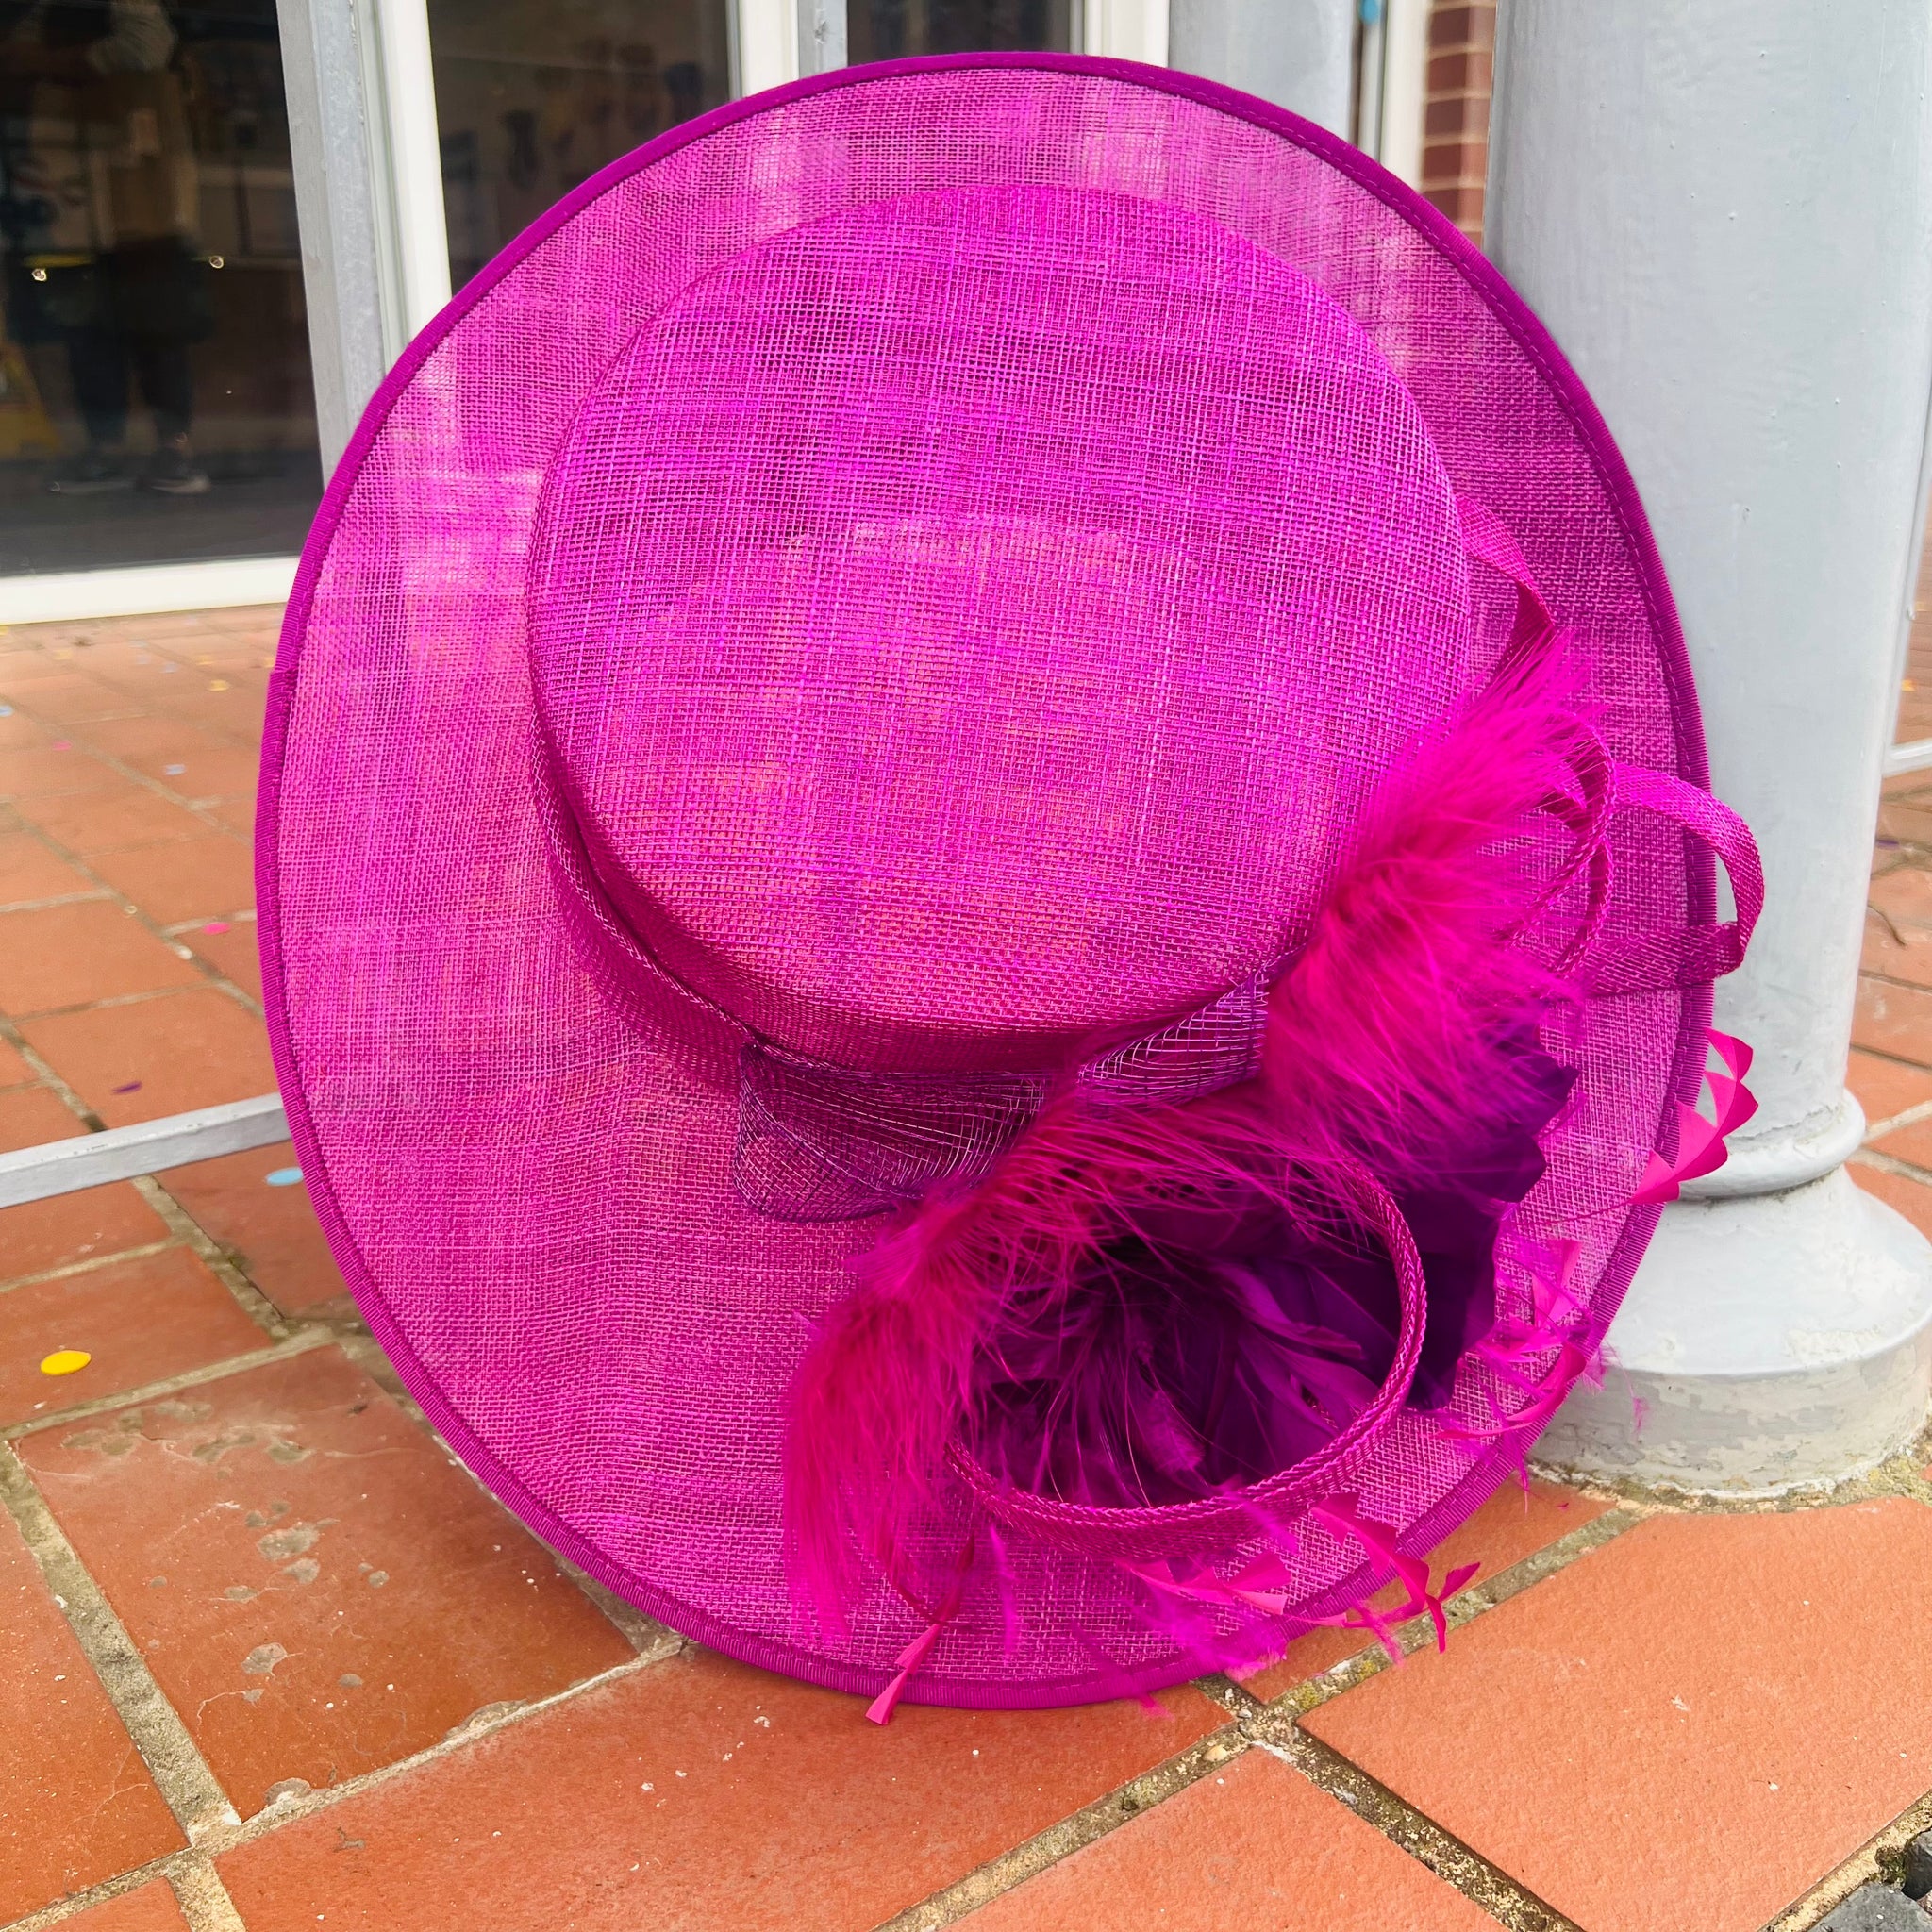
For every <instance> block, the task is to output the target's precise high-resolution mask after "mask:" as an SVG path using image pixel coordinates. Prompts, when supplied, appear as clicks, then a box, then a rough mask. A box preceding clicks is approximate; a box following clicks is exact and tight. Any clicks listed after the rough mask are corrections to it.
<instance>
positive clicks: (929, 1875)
mask: <svg viewBox="0 0 1932 1932" xmlns="http://www.w3.org/2000/svg"><path fill="white" fill-rule="evenodd" d="M285 1668H286V1667H285ZM1167 1702H1168V1703H1169V1704H1170V1705H1171V1706H1172V1707H1173V1709H1174V1715H1172V1716H1168V1717H1161V1718H1157V1717H1152V1716H1149V1715H1148V1714H1146V1713H1145V1712H1143V1711H1142V1710H1141V1708H1140V1707H1138V1706H1135V1705H1120V1704H1111V1705H1089V1706H1086V1707H1083V1708H1079V1709H1074V1710H1055V1711H1043V1710H1042V1711H990V1710H989V1711H965V1710H941V1709H937V1708H932V1707H925V1706H905V1705H902V1706H901V1707H900V1708H899V1711H898V1713H897V1715H896V1716H895V1717H894V1718H893V1720H892V1722H891V1724H890V1725H888V1726H887V1727H886V1728H884V1729H883V1730H881V1729H878V1728H876V1727H875V1726H874V1725H872V1724H867V1723H866V1722H865V1719H864V1717H863V1715H862V1712H863V1709H864V1707H863V1705H862V1704H861V1703H860V1702H859V1700H858V1699H857V1698H851V1697H841V1696H837V1695H835V1694H833V1693H832V1692H829V1691H815V1690H812V1689H810V1688H809V1687H808V1686H806V1685H802V1684H795V1683H792V1682H791V1681H790V1680H788V1679H786V1678H783V1677H774V1676H769V1675H767V1674H765V1673H763V1672H761V1671H754V1670H750V1669H747V1668H746V1667H744V1666H743V1665H741V1664H734V1663H731V1662H728V1661H727V1660H726V1659H724V1658H723V1657H715V1656H712V1655H710V1654H709V1653H706V1652H690V1653H686V1654H684V1655H682V1656H679V1657H674V1658H672V1659H670V1660H668V1661H666V1662H664V1663H661V1664H658V1665H655V1666H652V1667H650V1668H649V1669H647V1670H643V1671H641V1672H638V1673H637V1674H633V1675H630V1676H628V1677H625V1678H624V1679H622V1680H620V1681H618V1682H616V1683H613V1684H610V1685H607V1686H603V1687H600V1688H599V1689H598V1690H596V1691H589V1692H586V1693H585V1694H584V1695H583V1696H581V1697H578V1698H575V1699H573V1700H572V1701H571V1702H570V1703H569V1704H567V1705H562V1706H559V1707H557V1708H555V1709H553V1710H549V1711H546V1712H543V1713H542V1714H541V1715H540V1716H538V1717H535V1718H532V1719H531V1720H529V1721H528V1722H527V1723H526V1724H519V1725H517V1726H515V1727H513V1728H511V1729H509V1730H507V1731H500V1732H497V1733H495V1734H494V1735H492V1736H491V1737H489V1738H486V1739H482V1740H478V1741H477V1742H476V1743H475V1744H473V1745H471V1746H469V1747H468V1748H467V1749H465V1750H463V1751H461V1752H459V1753H456V1754H453V1755H451V1756H449V1757H443V1758H441V1759H440V1760H438V1761H436V1762H434V1763H432V1764H429V1765H425V1766H424V1767H422V1768H420V1769H418V1770H416V1771H413V1772H411V1773H409V1774H408V1775H407V1776H406V1777H404V1778H402V1779H399V1780H396V1781H395V1782H393V1783H391V1784H388V1785H386V1786H384V1787H382V1788H381V1789H380V1790H373V1791H370V1792H367V1793H364V1794H362V1795H360V1796H358V1797H357V1798H353V1799H350V1800H348V1801H347V1802H346V1803H345V1804H343V1805H341V1806H338V1807H332V1808H331V1809H330V1810H329V1811H328V1812H326V1813H325V1814H324V1815H322V1816H318V1817H317V1818H315V1819H312V1820H307V1819H305V1820H302V1821H300V1822H298V1823H296V1824H291V1825H286V1826H284V1827H283V1828H282V1829H281V1830H279V1831H277V1832H274V1833H272V1834H270V1835H269V1836H268V1837H266V1838H263V1839H261V1840H258V1841H257V1842H256V1843H254V1844H251V1845H248V1846H245V1847H243V1848H242V1849H240V1850H238V1851H236V1852H233V1853H230V1854H229V1855H228V1856H227V1857H225V1858H223V1859H222V1860H220V1861H219V1870H220V1872H221V1875H222V1877H223V1879H224V1881H225V1883H226V1885H227V1887H228V1890H229V1891H230V1893H231V1895H232V1896H233V1897H234V1899H235V1902H236V1905H237V1906H238V1907H240V1909H241V1912H242V1917H243V1918H244V1919H246V1920H247V1921H248V1923H249V1924H251V1925H260V1926H263V1927H273V1926H280V1925H289V1926H294V1925H298V1924H308V1925H312V1924H315V1923H316V1915H317V1914H318V1913H325V1914H326V1920H325V1923H326V1924H327V1926H328V1927H329V1928H330V1932H390V1928H391V1927H393V1926H396V1925H408V1927H409V1928H410V1932H444V1928H448V1932H458V1928H461V1932H525V1928H526V1927H529V1926H533V1925H546V1926H547V1925H557V1926H563V1925H571V1926H575V1927H576V1928H578V1932H607V1928H608V1932H630V1928H632V1927H637V1926H645V1925H650V1926H659V1925H662V1926H670V1925H678V1926H686V1925H688V1926H693V1927H695V1926H714V1925H715V1926H724V1925H729V1926H730V1927H732V1932H761V1928H783V1932H795V1928H798V1927H801V1926H809V1927H811V1928H812V1932H841V1928H846V1927H851V1928H858V1927H864V1926H870V1925H874V1924H877V1923H878V1922H879V1921H880V1920H881V1919H885V1918H889V1917H891V1914H892V1913H894V1912H896V1911H899V1910H901V1909H903V1908H904V1907H907V1906H909V1905H911V1904H913V1903H915V1902H916V1901H917V1900H919V1899H921V1898H923V1897H924V1896H925V1895H926V1894H927V1893H928V1892H931V1891H934V1890H937V1889H939V1888H940V1887H941V1886H943V1885H948V1884H951V1883H952V1882H953V1881H954V1880H955V1879H957V1878H959V1877H962V1876H963V1875H964V1874H966V1873H968V1872H970V1871H972V1870H973V1869H974V1866H976V1865H980V1864H983V1863H984V1862H985V1861H986V1859H988V1858H989V1857H993V1856H995V1855H996V1854H997V1853H999V1852H1001V1851H1004V1850H1005V1849H1006V1848H1007V1847H1008V1846H1009V1845H1012V1844H1016V1843H1018V1842H1020V1841H1021V1840H1024V1839H1026V1838H1028V1837H1030V1836H1031V1835H1032V1834H1033V1833H1035V1832H1037V1831H1040V1830H1041V1829H1043V1828H1044V1827H1045V1826H1046V1825H1048V1824H1052V1823H1054V1822H1055V1821H1056V1820H1057V1819H1059V1818H1062V1817H1064V1816H1066V1814H1067V1813H1068V1812H1070V1811H1074V1810H1077V1809H1078V1808H1079V1807H1081V1806H1083V1805H1086V1804H1090V1803H1091V1802H1092V1801H1093V1800H1094V1799H1095V1798H1098V1797H1100V1796H1101V1795H1103V1794H1104V1793H1105V1792H1107V1791H1108V1790H1112V1789H1114V1787H1116V1786H1117V1785H1120V1784H1122V1783H1124V1781H1125V1780H1126V1779H1128V1778H1130V1777H1133V1776H1135V1775H1137V1774H1139V1773H1141V1771H1144V1770H1146V1769H1147V1768H1149V1767H1150V1766H1152V1765H1154V1764H1158V1762H1160V1761H1161V1760H1162V1759H1163V1758H1165V1757H1171V1756H1172V1755H1173V1754H1174V1752H1176V1751H1179V1750H1181V1749H1183V1748H1184V1747H1185V1746H1186V1745H1188V1744H1189V1743H1191V1742H1192V1741H1193V1740H1195V1739H1196V1738H1198V1737H1201V1736H1203V1735H1205V1733H1206V1732H1207V1731H1208V1730H1211V1729H1213V1728H1215V1727H1216V1726H1217V1724H1219V1723H1220V1722H1222V1718H1221V1713H1220V1712H1218V1711H1217V1710H1215V1709H1214V1708H1213V1707H1212V1706H1210V1705H1209V1704H1208V1701H1207V1700H1206V1699H1205V1698H1203V1697H1201V1696H1199V1695H1198V1694H1197V1693H1195V1692H1194V1691H1178V1692H1174V1693H1170V1695H1169V1698H1168V1700H1167ZM338 1826H340V1827H341V1834H340V1835H339V1834H338V1831H337V1829H336V1827H338ZM344 1840H348V1841H351V1842H349V1843H346V1844H345V1843H344ZM358 1840H359V1842H355V1841H358ZM338 1845H342V1846H343V1849H341V1850H340V1851H338V1850H337V1849H335V1848H336V1847H337V1846H338Z"/></svg>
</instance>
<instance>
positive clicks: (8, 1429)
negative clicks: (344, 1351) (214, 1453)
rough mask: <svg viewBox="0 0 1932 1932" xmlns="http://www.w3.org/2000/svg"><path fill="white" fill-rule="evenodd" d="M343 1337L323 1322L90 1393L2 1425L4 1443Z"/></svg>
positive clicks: (308, 1350) (180, 1390)
mask: <svg viewBox="0 0 1932 1932" xmlns="http://www.w3.org/2000/svg"><path fill="white" fill-rule="evenodd" d="M340 1340H341V1338H340V1336H338V1334H337V1333H336V1331H335V1330H334V1329H332V1328H328V1327H325V1326H323V1325H321V1324H316V1325H314V1326H308V1327H303V1328H298V1329H296V1330H295V1331H294V1332H293V1333H292V1334H291V1335H290V1336H288V1337H287V1338H286V1340H284V1341H277V1342H275V1344H273V1345H272V1346H271V1347H268V1348H257V1349H251V1350H250V1351H249V1352H248V1353H247V1354H246V1355H234V1356H228V1357H225V1358H224V1359H223V1360H221V1361H215V1362H204V1363H202V1364H201V1366H200V1367H199V1368H193V1369H184V1370H182V1371H181V1373H180V1374H177V1375H165V1376H163V1377H161V1379H160V1380H158V1381H155V1382H143V1383H142V1384H141V1385H140V1387H139V1388H135V1389H124V1390H121V1391H119V1392H118V1393H115V1394H109V1395H94V1396H90V1397H89V1398H88V1399H87V1400H86V1401H85V1402H76V1403H74V1404H73V1405H71V1406H70V1407H66V1408H58V1409H56V1410H55V1411H54V1412H53V1414H51V1415H42V1416H30V1417H27V1418H25V1420H23V1421H20V1422H14V1423H8V1424H5V1425H4V1426H0V1442H17V1441H20V1440H21V1439H22V1438H23V1437H25V1436H34V1435H38V1434H39V1433H40V1432H41V1431H42V1429H52V1428H58V1427H62V1426H64V1425H66V1424H73V1423H83V1422H91V1421H92V1419H93V1418H94V1417H95V1416H97V1415H111V1414H112V1413H113V1412H114V1411H115V1410H116V1409H117V1408H139V1407H141V1406H142V1403H145V1402H165V1401H166V1400H167V1399H168V1398H169V1397H170V1396H174V1395H179V1394H181V1393H183V1392H184V1391H187V1390H190V1389H200V1388H204V1387H206V1386H207V1384H208V1383H209V1382H219V1381H222V1380H224V1379H225V1378H226V1377H227V1376H229V1375H240V1374H245V1373H246V1372H247V1371H248V1370H250V1369H260V1368H266V1367H267V1366H268V1365H269V1364H270V1363H271V1362H281V1361H288V1360H289V1359H291V1357H295V1356H298V1355H308V1354H310V1353H311V1352H312V1351H313V1350H315V1349H318V1348H326V1347H327V1346H328V1344H329V1343H330V1342H332V1341H340Z"/></svg>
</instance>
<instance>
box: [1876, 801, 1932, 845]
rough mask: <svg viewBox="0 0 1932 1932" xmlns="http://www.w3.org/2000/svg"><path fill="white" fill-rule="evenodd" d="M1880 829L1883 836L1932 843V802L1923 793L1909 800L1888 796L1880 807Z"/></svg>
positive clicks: (1880, 834) (1909, 842)
mask: <svg viewBox="0 0 1932 1932" xmlns="http://www.w3.org/2000/svg"><path fill="white" fill-rule="evenodd" d="M1878 831H1879V836H1880V837H1881V838H1886V839H1898V840H1902V841H1905V842H1907V843H1908V844H1912V845H1932V804H1928V803H1927V801H1926V800H1925V799H1924V796H1923V795H1921V796H1920V797H1917V798H1913V799H1909V800H1907V799H1890V798H1888V799H1887V801H1886V802H1885V804H1883V805H1882V806H1880V807H1879V808H1878Z"/></svg>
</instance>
